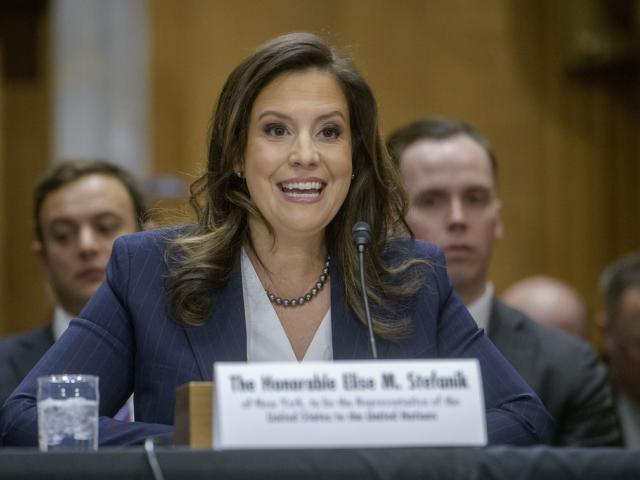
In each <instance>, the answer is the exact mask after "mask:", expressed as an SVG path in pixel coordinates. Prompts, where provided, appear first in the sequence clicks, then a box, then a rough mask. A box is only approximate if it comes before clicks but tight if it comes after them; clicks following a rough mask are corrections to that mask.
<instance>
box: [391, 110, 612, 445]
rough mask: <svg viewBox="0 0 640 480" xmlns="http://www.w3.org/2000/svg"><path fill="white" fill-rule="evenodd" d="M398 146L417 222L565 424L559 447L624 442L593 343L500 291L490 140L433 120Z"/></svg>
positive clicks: (464, 294) (406, 131)
mask: <svg viewBox="0 0 640 480" xmlns="http://www.w3.org/2000/svg"><path fill="white" fill-rule="evenodd" d="M388 146H389V150H390V152H391V154H392V156H393V157H394V159H395V161H396V163H397V165H398V167H399V170H400V174H401V177H402V180H403V183H404V185H405V188H406V190H407V193H408V197H409V210H408V213H407V218H406V220H407V223H408V224H409V226H410V227H411V229H412V230H413V233H414V234H415V236H416V238H418V239H421V240H426V241H429V242H432V243H435V244H436V245H439V246H440V247H441V248H442V249H443V250H444V254H445V257H446V260H447V270H448V272H449V275H450V276H451V278H452V280H453V286H454V289H455V291H456V293H457V294H458V295H459V296H460V298H461V299H462V301H463V302H464V304H465V305H466V306H467V308H468V309H469V312H470V313H471V315H472V316H473V318H474V319H475V320H476V322H477V323H478V326H479V327H481V328H483V329H484V330H485V331H486V332H487V334H488V335H489V338H490V339H491V340H492V341H493V343H494V344H495V345H496V347H497V348H498V350H500V351H501V352H502V354H503V355H504V356H505V357H506V358H507V360H509V362H510V363H511V364H512V365H513V366H514V367H515V369H516V370H517V371H518V372H519V373H520V375H522V377H523V378H524V379H525V380H526V381H527V382H528V383H529V385H530V386H531V387H532V388H533V390H534V391H535V392H536V393H537V394H538V396H539V397H540V399H541V400H542V402H543V403H544V404H545V406H546V407H547V410H548V411H549V413H551V415H552V416H553V417H554V418H555V420H556V429H555V432H554V436H553V444H554V445H572V446H596V445H598V446H599V445H618V444H620V434H619V429H618V424H617V418H616V415H615V410H614V405H613V399H612V394H611V388H610V386H609V384H608V382H607V372H606V368H605V367H604V365H602V363H600V362H599V361H598V358H597V356H596V355H595V353H594V352H593V350H592V349H591V347H590V346H589V345H588V344H587V343H585V342H582V341H580V340H578V339H576V338H573V337H571V336H569V335H567V334H565V333H564V332H559V331H555V330H551V329H549V328H546V327H544V326H542V325H539V324H538V323H536V322H534V321H533V320H531V319H529V318H528V317H526V316H525V315H524V314H522V313H521V312H519V311H517V310H514V309H512V308H510V307H507V306H506V305H504V304H503V303H502V302H500V301H499V300H498V299H497V298H496V297H495V295H494V290H493V286H492V284H491V283H490V282H489V279H488V272H489V264H490V260H491V255H492V253H493V248H494V246H495V243H496V242H497V241H498V240H499V239H500V238H501V237H502V233H503V228H502V219H501V211H500V210H501V204H500V200H499V198H498V194H497V187H496V179H497V164H496V159H495V156H494V154H493V152H492V149H491V147H490V145H489V142H488V141H487V140H486V139H485V138H484V136H482V135H481V134H480V133H479V132H477V131H475V130H474V129H473V128H471V127H470V126H469V125H466V124H464V123H461V122H455V121H450V120H444V119H427V120H421V121H417V122H415V123H412V124H410V125H408V126H406V127H404V128H401V129H400V130H398V131H396V132H395V133H394V134H392V135H391V137H390V139H389V142H388Z"/></svg>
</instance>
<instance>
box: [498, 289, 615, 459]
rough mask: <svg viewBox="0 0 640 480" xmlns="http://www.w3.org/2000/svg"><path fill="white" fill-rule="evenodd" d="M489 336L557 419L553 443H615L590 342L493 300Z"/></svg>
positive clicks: (602, 374)
mask: <svg viewBox="0 0 640 480" xmlns="http://www.w3.org/2000/svg"><path fill="white" fill-rule="evenodd" d="M489 338H490V339H491V340H492V341H493V343H494V344H495V345H496V347H498V350H500V351H501V352H502V354H503V355H504V356H505V357H506V358H507V360H509V361H510V362H511V364H512V365H513V366H514V367H515V369H516V370H517V371H518V372H519V373H520V375H522V377H523V378H524V379H525V380H526V381H527V383H528V384H529V385H530V386H531V388H533V390H534V391H535V392H536V393H537V394H538V396H539V397H540V399H541V400H542V403H544V405H545V406H546V407H547V410H548V411H549V413H551V415H552V416H553V417H554V418H555V420H556V428H555V432H554V435H553V444H554V445H571V446H606V445H620V444H621V438H620V431H619V428H618V421H617V416H616V412H615V406H614V402H613V397H612V392H611V387H610V385H609V383H608V380H607V370H606V367H605V366H604V365H603V364H602V362H600V361H599V360H598V357H597V356H596V354H595V352H594V351H593V349H592V348H591V346H590V345H589V344H587V343H586V342H583V341H582V340H580V339H578V338H576V337H574V336H572V335H569V334H567V333H565V332H562V331H559V330H555V329H550V328H548V327H545V326H543V325H540V324H539V323H537V322H535V321H533V320H531V319H530V318H528V317H527V316H525V315H524V314H523V313H521V312H519V311H518V310H514V309H513V308H510V307H508V306H507V305H505V304H504V303H502V302H500V301H499V300H497V299H495V300H494V303H493V308H492V313H491V317H490V320H489Z"/></svg>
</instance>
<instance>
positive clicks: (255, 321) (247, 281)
mask: <svg viewBox="0 0 640 480" xmlns="http://www.w3.org/2000/svg"><path fill="white" fill-rule="evenodd" d="M241 266H242V294H243V295H242V296H243V298H244V316H245V322H246V327H247V361H249V362H283V361H285V362H294V361H297V359H296V355H295V353H294V351H293V348H292V347H291V343H290V342H289V339H288V338H287V334H286V333H285V331H284V328H283V327H282V324H281V323H280V319H279V318H278V315H277V314H276V311H275V309H274V308H273V305H272V304H271V301H270V300H269V298H267V295H266V293H265V291H264V287H263V286H262V283H260V279H259V278H258V274H257V273H256V270H255V268H254V267H253V264H252V263H251V260H250V259H249V257H248V255H247V253H246V252H245V251H244V249H242V258H241ZM294 308H295V307H294ZM322 360H324V361H330V360H333V345H332V343H331V308H329V311H327V314H326V315H325V316H324V318H323V319H322V322H321V323H320V326H319V327H318V329H317V330H316V333H315V334H314V336H313V339H312V340H311V344H310V345H309V348H308V349H307V351H306V353H305V354H304V358H303V359H302V361H303V362H305V361H322Z"/></svg>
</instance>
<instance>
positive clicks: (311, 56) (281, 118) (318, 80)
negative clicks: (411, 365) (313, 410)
mask: <svg viewBox="0 0 640 480" xmlns="http://www.w3.org/2000/svg"><path fill="white" fill-rule="evenodd" d="M191 200H192V204H193V206H194V207H195V209H196V212H197V216H198V222H197V224H196V225H190V226H183V227H179V228H169V229H164V230H159V231H154V232H145V233H142V234H138V235H133V236H127V237H123V238H121V239H120V240H118V241H117V242H116V244H115V246H114V249H113V255H112V259H111V262H110V266H109V273H108V277H107V280H106V281H105V283H104V284H103V285H102V287H101V288H100V290H99V291H98V292H97V294H96V295H95V297H94V298H93V299H92V300H91V301H90V302H89V304H88V305H87V307H86V308H85V309H84V310H83V312H82V313H81V315H80V318H78V319H76V320H74V321H73V322H72V324H71V326H70V328H69V330H68V333H66V334H65V336H63V337H62V338H61V340H60V341H59V342H58V343H57V344H56V345H55V346H54V348H53V349H52V350H51V351H49V353H47V355H46V356H45V357H44V359H43V361H41V362H40V363H39V364H38V366H37V367H36V368H35V369H34V371H32V372H31V373H30V374H29V376H28V378H27V379H26V380H25V381H24V382H23V383H22V384H21V386H20V387H19V388H18V390H17V391H16V392H14V395H13V397H12V398H11V399H10V400H9V402H8V403H7V404H6V405H5V406H4V408H3V410H2V412H1V417H0V430H1V431H2V434H3V435H4V442H5V443H6V444H13V445H17V444H35V443H36V437H37V435H36V432H37V428H36V420H35V419H36V413H35V382H36V378H37V377H38V376H40V375H45V374H48V373H51V372H60V371H65V372H75V371H78V372H80V371H81V372H82V373H87V374H93V375H98V376H99V377H100V387H101V407H100V410H101V415H104V416H103V417H101V419H100V442H101V444H131V443H139V442H141V441H143V439H144V438H145V437H147V436H149V435H164V436H167V437H171V435H172V433H173V429H172V426H171V423H172V421H173V409H174V397H175V389H176V387H177V386H179V385H181V384H184V383H187V382H189V381H198V380H211V378H212V365H213V364H214V363H215V362H218V361H274V360H278V361H283V360H284V361H287V360H289V361H307V360H316V361H317V360H320V361H330V360H340V359H366V358H370V352H369V343H368V334H367V327H366V325H365V323H366V321H365V314H364V311H363V308H362V306H361V303H360V298H361V297H360V295H361V291H360V286H359V282H358V281H357V278H358V257H357V253H356V250H355V248H354V246H353V244H352V239H351V229H352V226H353V225H354V223H356V222H357V221H365V222H367V223H369V225H370V226H371V240H370V243H369V252H368V255H367V260H366V263H365V277H366V279H367V284H368V289H367V294H368V296H369V298H370V301H371V305H372V314H373V320H374V322H373V323H374V331H375V333H376V336H377V342H378V349H379V354H380V357H381V358H386V359H389V358H435V357H450V358H453V357H475V358H478V360H479V362H480V364H481V368H482V373H483V382H484V393H485V404H486V409H487V425H488V435H489V441H490V442H491V443H512V444H530V443H537V442H540V441H543V440H545V439H546V436H547V435H548V430H549V422H550V419H549V417H548V415H547V414H546V412H545V411H544V408H543V407H542V404H541V403H540V401H539V400H538V399H537V397H535V395H534V394H533V393H532V392H531V391H530V389H529V388H528V387H527V385H526V384H525V383H524V382H523V381H522V380H521V379H520V377H519V376H518V375H517V374H516V373H515V372H514V371H513V369H512V368H511V367H510V366H509V365H508V364H507V362H506V361H505V360H504V359H503V358H502V357H501V356H500V354H499V353H498V352H497V351H496V350H495V348H494V347H493V345H492V344H491V342H489V341H488V340H487V338H486V337H485V335H484V333H483V332H482V331H481V330H479V329H478V328H477V327H476V325H475V323H474V322H473V320H472V319H471V317H470V316H469V314H468V312H467V311H466V309H465V308H464V306H463V305H462V304H461V303H460V301H459V300H458V299H457V297H456V296H455V294H454V293H453V292H452V288H451V285H450V282H449V280H448V278H447V275H446V270H445V268H444V259H443V256H442V254H441V253H440V252H439V250H437V249H436V248H435V247H433V246H431V245H427V244H424V243H421V242H417V241H414V240H412V239H411V238H410V237H411V235H410V231H409V229H408V227H407V226H406V224H405V223H404V214H405V212H406V200H405V198H404V194H403V191H402V188H401V187H400V183H399V180H398V176H397V173H396V171H395V169H394V167H393V165H392V162H391V161H390V159H389V156H388V155H387V153H386V150H385V148H384V146H383V143H382V140H381V136H380V133H379V129H378V114H377V108H376V103H375V99H374V97H373V94H372V92H371V90H370V88H369V86H368V85H367V83H366V82H365V80H364V79H363V78H362V76H361V75H360V74H359V73H358V72H357V70H356V69H355V68H354V67H353V65H352V64H351V63H350V62H349V61H348V60H347V59H345V58H343V57H341V56H340V55H338V54H337V53H336V51H335V50H334V49H333V48H331V47H330V46H329V45H327V43H325V42H324V41H323V40H321V39H320V38H318V37H317V36H315V35H312V34H307V33H297V34H290V35H285V36H282V37H278V38H276V39H274V40H272V41H270V42H268V43H266V44H265V45H263V46H261V47H260V48H258V49H257V50H256V51H255V52H254V53H253V54H252V55H250V56H249V57H248V58H247V59H246V60H244V61H243V62H242V63H241V64H240V65H239V66H238V67H237V68H236V69H235V70H234V71H233V72H232V73H231V75H230V76H229V78H228V79H227V82H226V84H225V86H224V88H223V90H222V93H221V94H220V98H219V101H218V104H217V108H216V110H215V113H214V116H213V120H212V124H211V132H210V142H209V154H208V165H207V170H206V172H205V173H204V174H203V175H202V177H201V178H200V179H199V180H197V181H196V182H195V183H194V185H193V186H192V198H191ZM391 232H393V235H391ZM400 237H404V238H400ZM132 392H133V393H134V395H135V405H136V412H135V413H136V423H134V424H130V425H125V424H121V423H118V422H116V421H114V420H111V419H109V418H107V417H106V415H109V414H112V413H113V412H112V411H114V410H115V409H117V408H118V407H119V406H120V405H121V404H122V402H123V401H124V400H126V398H127V397H128V396H129V395H130V394H131V393H132Z"/></svg>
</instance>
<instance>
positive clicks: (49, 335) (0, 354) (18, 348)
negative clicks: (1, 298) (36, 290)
mask: <svg viewBox="0 0 640 480" xmlns="http://www.w3.org/2000/svg"><path fill="white" fill-rule="evenodd" d="M51 345H53V328H52V326H51V324H49V325H46V326H44V327H42V328H38V329H37V330H32V331H29V332H25V333H20V334H17V335H12V336H10V337H7V338H4V339H2V340H0V365H1V367H0V405H2V404H3V403H4V402H5V400H6V399H7V398H9V395H10V394H11V392H13V391H14V390H15V388H16V387H17V386H18V384H19V383H20V382H21V381H22V379H23V378H24V377H26V376H27V373H29V371H30V370H31V369H32V368H33V366H34V365H35V364H36V363H37V362H38V360H40V357H42V355H44V354H45V352H46V351H47V350H49V348H50V347H51Z"/></svg>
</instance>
